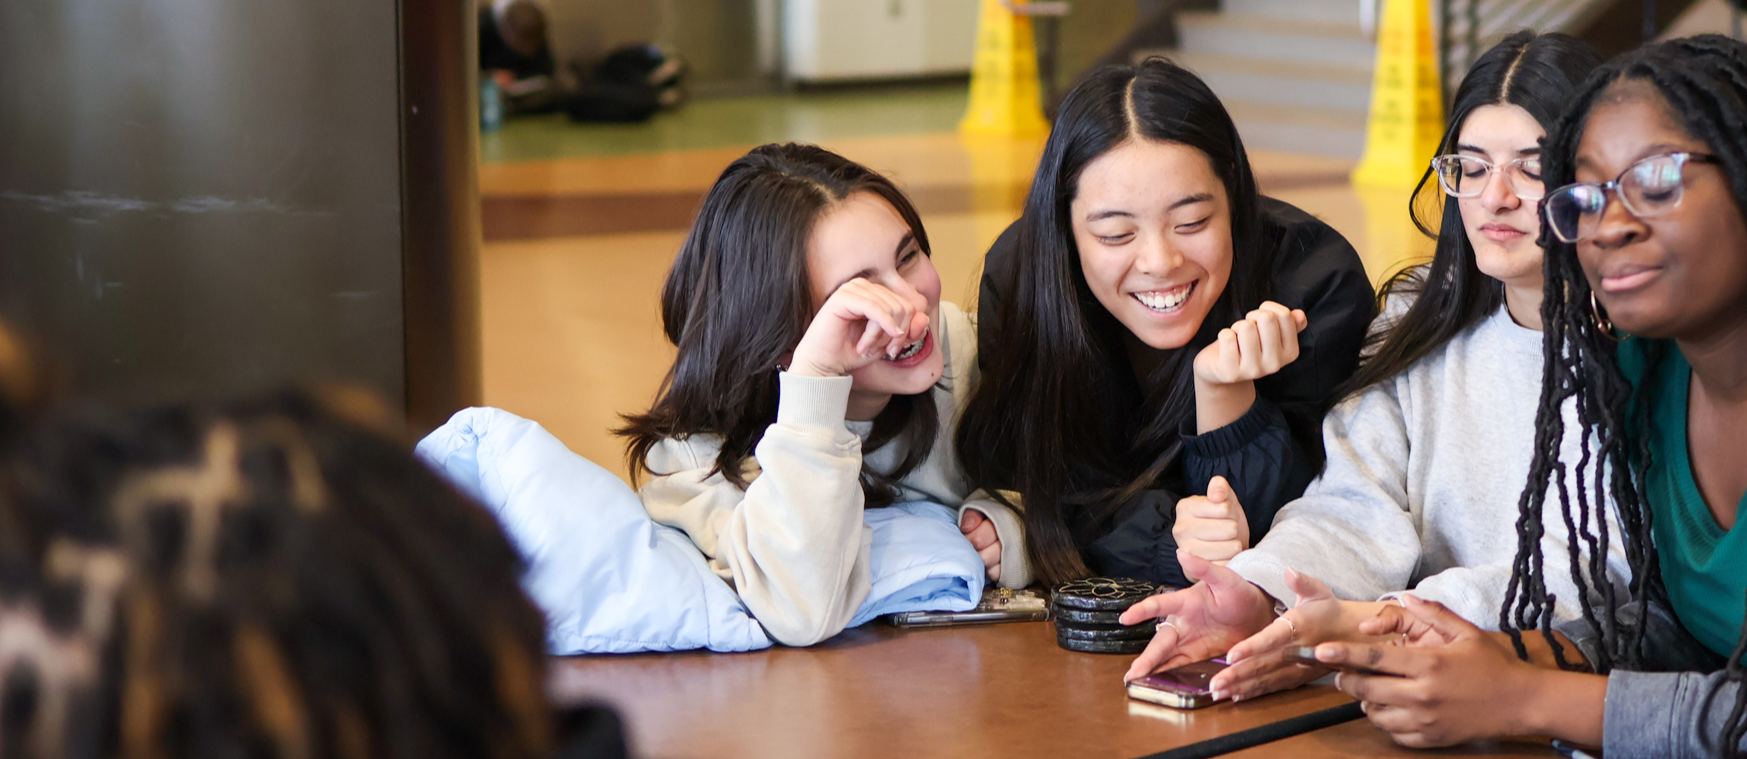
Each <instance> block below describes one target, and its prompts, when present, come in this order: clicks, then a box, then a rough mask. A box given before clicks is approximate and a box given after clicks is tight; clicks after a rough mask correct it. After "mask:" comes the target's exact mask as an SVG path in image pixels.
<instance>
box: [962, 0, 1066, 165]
mask: <svg viewBox="0 0 1747 759" xmlns="http://www.w3.org/2000/svg"><path fill="white" fill-rule="evenodd" d="M1015 4H1022V3H1015ZM958 131H959V132H960V133H962V134H966V135H986V136H995V135H1001V136H1008V137H1041V136H1043V135H1047V134H1049V122H1048V121H1046V120H1044V118H1043V94H1042V89H1041V87H1040V86H1039V84H1038V81H1037V43H1036V42H1035V41H1034V40H1033V38H1032V34H1031V19H1029V18H1027V17H1025V16H1023V15H1020V14H1018V13H1014V12H1013V10H1012V9H1010V8H1008V7H1007V6H1006V5H1005V4H1003V3H1002V2H1001V0H982V10H981V14H980V15H979V17H978V20H977V54H976V58H975V60H974V62H973V64H972V66H971V98H970V107H969V108H967V109H966V110H965V115H964V119H963V120H962V121H960V122H958Z"/></svg>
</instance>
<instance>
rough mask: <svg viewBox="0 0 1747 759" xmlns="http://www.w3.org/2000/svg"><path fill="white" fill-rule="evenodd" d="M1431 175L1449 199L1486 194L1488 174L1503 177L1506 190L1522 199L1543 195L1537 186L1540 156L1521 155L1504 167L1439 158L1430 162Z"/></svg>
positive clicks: (1455, 157) (1460, 157)
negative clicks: (1506, 184) (1436, 176)
mask: <svg viewBox="0 0 1747 759" xmlns="http://www.w3.org/2000/svg"><path fill="white" fill-rule="evenodd" d="M1432 172H1433V173H1435V174H1437V175H1438V185H1439V186H1440V187H1443V188H1444V194H1446V195H1449V196H1450V197H1452V198H1477V197H1480V194H1481V193H1483V192H1486V183H1488V182H1491V181H1492V175H1493V174H1498V173H1502V174H1504V181H1505V182H1506V183H1508V184H1509V185H1510V191H1511V192H1512V193H1514V194H1515V195H1516V196H1517V197H1519V198H1522V199H1523V200H1540V199H1541V196H1542V195H1544V194H1545V193H1546V191H1547V190H1546V187H1545V186H1543V185H1542V184H1541V157H1540V156H1523V157H1522V158H1518V159H1516V160H1514V161H1508V162H1506V163H1504V164H1496V163H1493V162H1491V161H1488V160H1486V159H1484V158H1481V157H1479V156H1471V155H1456V154H1453V153H1452V154H1450V155H1441V156H1438V157H1437V158H1433V159H1432Z"/></svg>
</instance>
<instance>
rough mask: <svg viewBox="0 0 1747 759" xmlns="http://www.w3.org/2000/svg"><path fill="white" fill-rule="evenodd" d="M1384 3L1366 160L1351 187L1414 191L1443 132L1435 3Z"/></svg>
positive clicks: (1416, 0)
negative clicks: (1434, 32)
mask: <svg viewBox="0 0 1747 759" xmlns="http://www.w3.org/2000/svg"><path fill="white" fill-rule="evenodd" d="M1383 3H1384V5H1383V18H1382V23H1381V24H1379V26H1378V30H1377V72H1376V74H1375V76H1374V77H1373V79H1372V83H1371V115H1370V120H1369V123H1368V124H1367V125H1366V127H1365V157H1364V158H1363V159H1361V160H1360V161H1359V166H1358V168H1356V169H1354V170H1353V183H1354V184H1360V185H1370V186H1374V187H1412V186H1413V185H1415V184H1418V183H1419V179H1420V177H1421V176H1424V175H1425V172H1426V167H1427V165H1428V164H1429V163H1430V161H1431V160H1432V155H1433V154H1434V153H1436V152H1437V150H1438V138H1439V137H1440V136H1442V135H1443V132H1444V97H1443V88H1442V87H1441V86H1440V84H1439V82H1438V64H1437V53H1436V51H1435V50H1434V49H1433V47H1432V44H1433V43H1432V23H1431V9H1430V7H1429V6H1430V5H1431V4H1430V3H1428V2H1426V0H1383Z"/></svg>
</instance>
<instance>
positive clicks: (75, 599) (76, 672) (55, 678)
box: [0, 392, 552, 759]
mask: <svg viewBox="0 0 1747 759" xmlns="http://www.w3.org/2000/svg"><path fill="white" fill-rule="evenodd" d="M0 473H4V475H6V481H7V482H8V483H9V486H8V488H7V490H6V493H5V497H4V498H3V499H0V516H3V517H4V518H3V520H0V524H3V525H4V526H5V528H6V531H7V533H8V539H7V540H4V541H0V628H4V629H0V635H6V636H11V637H9V638H8V639H9V640H11V641H13V642H17V641H19V640H28V641H30V643H29V644H28V645H27V646H26V647H25V650H24V652H23V653H22V654H18V649H17V648H16V647H15V648H13V649H11V651H10V654H16V655H0V690H3V696H0V755H4V756H7V757H35V758H37V759H98V758H100V757H128V758H129V759H154V758H168V757H193V758H196V759H208V758H211V759H216V758H217V757H238V756H247V757H260V758H267V757H273V758H275V759H325V758H327V757H334V758H336V759H342V758H343V759H365V758H366V757H399V758H401V759H414V758H415V757H416V758H419V759H423V758H426V757H435V758H438V759H443V758H447V759H462V758H463V757H467V758H469V759H472V758H476V757H490V759H531V758H532V757H543V756H547V755H549V754H550V750H551V744H552V736H551V734H550V730H551V727H550V722H551V720H550V716H549V712H548V702H547V701H546V697H545V695H544V680H545V677H544V675H545V657H544V654H543V650H544V624H543V620H542V618H541V615H540V613H539V611H538V610H537V609H536V608H535V607H534V605H533V604H532V603H531V602H530V601H529V600H528V598H527V597H526V596H525V595H523V594H522V592H521V591H520V589H519V588H518V584H517V578H518V576H519V573H520V571H521V566H520V561H519V559H518V558H517V555H516V553H515V551H514V549H513V548H512V546H511V545H510V543H509V541H508V540H507V539H506V538H505V537H504V535H503V533H502V532H501V531H500V530H499V529H498V527H497V525H496V522H495V521H494V520H493V518H492V517H491V515H490V514H489V513H487V512H486V511H485V510H484V509H482V508H480V507H479V506H477V505H475V504H472V503H470V502H468V501H467V500H466V499H464V498H462V497H461V496H460V495H458V494H457V493H455V492H454V491H453V490H451V489H450V488H449V487H448V486H446V485H445V484H444V483H443V482H442V481H441V480H439V479H438V478H437V477H436V475H434V474H433V473H432V472H430V471H429V470H428V469H426V468H425V467H424V466H423V465H422V464H420V463H419V462H418V461H417V460H415V459H414V458H413V457H412V456H411V454H410V453H409V452H408V451H407V449H406V447H405V445H404V444H403V443H402V442H400V441H396V440H393V439H390V438H389V437H387V436H385V435H381V434H377V433H374V432H371V431H369V430H367V429H365V428H364V427H363V426H362V425H360V424H358V423H355V422H353V421H350V419H349V418H346V417H343V416H342V415H341V413H338V412H336V411H334V410H330V406H329V405H328V404H326V403H324V402H322V401H318V400H317V399H315V398H313V397H312V396H309V395H306V394H302V393H295V392H293V393H285V394H279V395H274V396H271V397H268V398H265V399H261V400H256V401H250V402H243V403H236V404H227V405H199V406H195V405H175V406H166V407H159V408H154V409H148V410H144V411H139V412H134V413H130V414H125V415H113V414H105V413H99V412H82V413H79V414H73V415H69V416H68V417H66V418H64V419H60V420H57V421H54V422H52V423H45V425H44V426H43V427H42V428H41V429H38V430H36V431H34V432H32V433H31V434H30V435H29V436H27V437H25V438H23V439H22V440H21V442H20V443H19V445H18V447H17V451H16V453H15V454H14V455H12V456H11V457H9V459H8V460H7V461H6V462H5V464H4V466H3V467H0Z"/></svg>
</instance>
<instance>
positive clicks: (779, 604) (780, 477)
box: [638, 302, 1031, 646]
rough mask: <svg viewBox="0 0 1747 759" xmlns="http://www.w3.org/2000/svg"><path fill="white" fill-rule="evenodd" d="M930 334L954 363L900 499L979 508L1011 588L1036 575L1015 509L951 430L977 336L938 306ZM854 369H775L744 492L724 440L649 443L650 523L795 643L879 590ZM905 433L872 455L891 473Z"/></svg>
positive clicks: (866, 426)
mask: <svg viewBox="0 0 1747 759" xmlns="http://www.w3.org/2000/svg"><path fill="white" fill-rule="evenodd" d="M934 336H935V341H936V343H937V345H938V349H939V350H940V351H941V355H942V359H943V361H944V364H945V371H944V372H943V373H942V375H941V378H940V382H938V383H936V384H935V386H934V388H933V389H931V390H930V391H929V392H931V393H933V394H934V401H935V406H936V408H937V409H938V412H939V414H940V433H939V436H938V437H937V438H936V439H935V441H934V447H933V449H932V450H931V451H930V452H929V455H928V458H927V459H926V460H925V461H923V462H922V464H921V465H919V466H917V467H916V468H915V469H914V470H912V471H911V472H910V473H909V474H907V475H905V476H904V478H903V479H902V480H900V481H899V482H898V489H899V496H898V500H899V501H932V502H934V503H939V504H942V505H945V506H948V507H951V508H955V509H957V510H958V511H959V518H960V519H963V516H964V511H965V509H972V510H975V511H978V512H981V513H982V514H984V515H985V516H986V517H988V518H989V519H990V520H991V521H992V522H994V525H995V530H996V533H997V535H999V537H1000V539H1001V576H1000V578H999V582H1000V584H1001V585H1002V586H1005V587H1024V586H1026V585H1028V584H1030V582H1031V577H1030V572H1029V571H1028V569H1027V567H1026V562H1025V535H1024V532H1023V529H1024V528H1023V522H1021V520H1020V518H1019V515H1018V514H1016V513H1014V512H1013V511H1012V510H1010V509H1008V508H1007V507H1005V506H1003V505H1001V504H1000V503H999V502H997V501H995V500H994V499H992V498H990V497H988V496H986V495H984V494H983V493H982V492H981V491H977V492H974V493H973V492H972V490H971V487H970V483H969V481H968V480H967V479H966V478H965V475H964V471H963V470H962V469H961V468H960V467H959V464H958V457H957V455H956V454H955V453H954V450H953V431H954V429H955V428H956V427H957V426H958V417H959V413H960V411H961V409H962V408H963V405H964V402H965V401H966V399H968V398H969V397H970V393H971V390H972V389H973V388H974V387H975V386H976V380H977V376H976V373H977V360H976V350H977V338H976V333H975V331H974V328H973V327H972V326H971V323H970V320H969V318H967V317H966V316H965V314H964V312H963V311H962V310H960V309H959V308H958V306H955V305H953V304H951V303H945V302H942V303H941V304H940V317H939V323H938V324H937V325H935V333H934ZM851 382H852V380H851V379H850V378H848V377H802V376H797V375H792V374H788V373H787V372H784V373H782V374H780V375H779V377H778V385H779V388H780V390H779V392H780V397H779V400H778V402H777V418H776V423H775V424H772V425H771V426H770V427H769V428H767V429H766V430H765V432H764V437H763V439H761V440H760V441H759V443H758V445H757V447H756V448H755V449H754V451H753V457H752V458H750V459H747V460H746V461H745V462H744V463H743V465H742V467H741V471H742V473H743V474H744V476H745V478H746V480H747V487H746V489H745V490H741V489H740V488H738V487H735V486H734V484H733V483H730V482H728V480H727V478H726V477H723V476H722V475H721V474H720V473H716V474H711V473H710V469H711V468H712V467H713V466H714V465H715V460H716V455H717V453H718V452H719V451H720V450H721V439H720V438H718V437H716V436H713V435H696V436H692V437H689V438H685V439H672V438H670V439H666V440H663V441H661V442H660V443H659V444H657V445H656V446H655V447H654V448H653V449H652V450H651V451H650V452H649V458H648V463H649V469H650V471H652V472H656V473H658V476H655V477H653V478H652V479H651V480H650V481H649V482H648V483H647V484H645V485H644V486H643V488H642V489H641V490H640V491H638V495H639V496H641V497H642V499H643V507H644V508H645V509H646V510H648V512H649V516H650V517H651V518H653V519H654V520H655V521H657V522H659V523H661V524H665V525H670V526H672V527H675V528H678V529H680V530H682V531H684V532H685V533H686V535H687V536H688V537H690V538H691V540H692V542H693V543H695V544H697V547H698V549H699V550H700V551H702V552H703V554H704V556H705V557H706V558H707V559H708V560H709V564H710V568H711V569H712V570H714V571H715V573H716V574H717V575H718V576H720V577H721V578H723V579H725V580H728V581H729V582H732V583H733V584H734V589H735V590H736V591H737V592H738V593H739V594H740V598H741V600H742V601H744V602H745V603H746V607H747V610H749V611H750V612H752V616H753V617H754V618H756V619H757V620H758V621H759V623H760V624H762V625H763V626H764V629H765V630H766V632H768V633H769V634H770V636H771V637H772V638H773V639H775V640H777V641H778V642H781V643H784V644H787V645H791V646H805V645H811V644H813V643H817V642H819V641H822V640H824V639H826V638H829V637H831V636H833V635H836V634H837V633H838V632H841V631H842V630H843V628H844V626H845V625H847V624H848V623H849V620H850V619H851V618H852V617H854V616H855V612H856V610H857V609H858V608H860V606H861V603H862V601H863V600H865V599H866V598H867V594H868V592H869V590H870V589H871V587H872V585H871V578H870V577H869V574H868V566H869V541H870V540H871V535H872V531H871V530H869V529H868V528H867V527H866V526H865V525H863V524H862V508H863V501H864V495H863V493H862V490H861V481H860V477H861V468H862V463H863V459H864V454H863V452H862V441H863V440H864V439H865V438H866V437H867V435H868V434H869V433H870V432H872V430H873V423H872V422H847V421H845V420H844V415H845V414H846V413H848V407H849V390H850V384H851ZM902 458H903V451H902V450H900V449H899V445H898V444H897V443H892V444H888V445H885V446H882V447H881V448H879V449H878V450H875V451H872V452H869V453H866V454H865V459H866V463H867V466H868V468H870V469H872V470H874V471H878V472H891V471H893V470H895V469H896V468H897V464H898V462H899V460H901V459H902Z"/></svg>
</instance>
